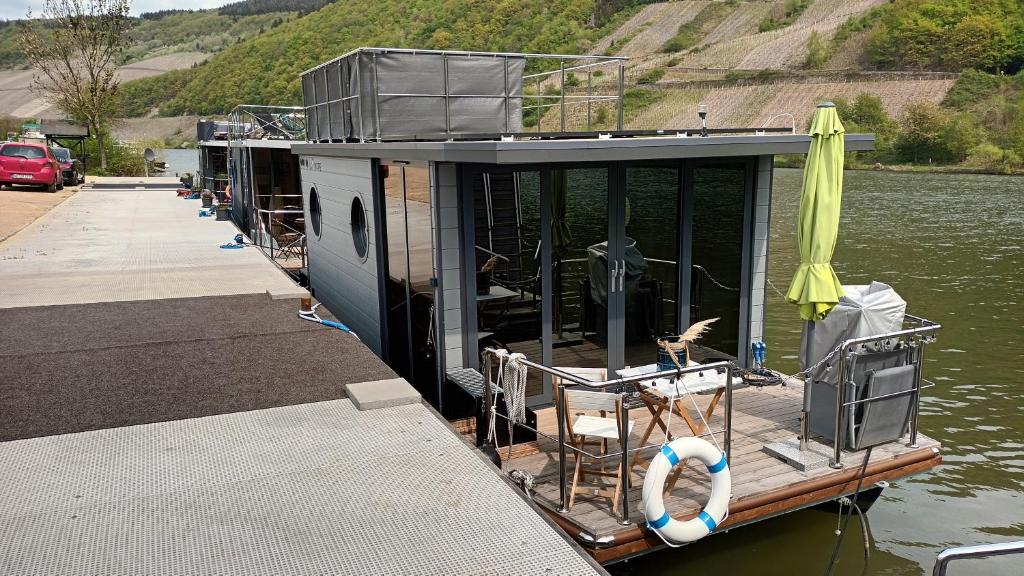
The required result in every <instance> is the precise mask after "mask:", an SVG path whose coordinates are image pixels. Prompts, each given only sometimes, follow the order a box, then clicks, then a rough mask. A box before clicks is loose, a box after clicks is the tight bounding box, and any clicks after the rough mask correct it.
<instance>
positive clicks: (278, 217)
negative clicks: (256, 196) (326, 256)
mask: <svg viewBox="0 0 1024 576" xmlns="http://www.w3.org/2000/svg"><path fill="white" fill-rule="evenodd" d="M253 213H254V220H255V221H256V238H255V242H254V244H256V246H258V247H259V248H260V249H261V250H263V252H264V253H266V254H267V256H269V257H270V259H271V260H273V261H274V262H275V263H277V264H279V265H281V267H282V268H285V267H284V265H283V263H286V262H288V261H289V260H291V259H292V258H298V259H299V264H300V268H305V267H306V233H305V231H304V230H299V229H297V228H293V227H292V226H290V225H288V224H287V223H286V222H285V221H284V219H283V218H282V216H287V215H289V214H292V215H300V216H301V215H302V214H303V211H302V210H266V209H263V208H257V209H255V210H253ZM275 226H276V227H278V228H279V229H282V230H284V231H285V233H286V234H290V235H292V237H291V238H289V239H287V241H286V242H284V243H282V242H281V241H280V238H279V237H278V236H277V235H275V234H274V229H275ZM286 270H287V269H286Z"/></svg>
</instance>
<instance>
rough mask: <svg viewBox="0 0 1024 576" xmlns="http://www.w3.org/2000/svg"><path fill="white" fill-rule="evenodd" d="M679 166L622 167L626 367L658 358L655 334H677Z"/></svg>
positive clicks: (657, 335) (651, 361)
mask: <svg viewBox="0 0 1024 576" xmlns="http://www.w3.org/2000/svg"><path fill="white" fill-rule="evenodd" d="M679 183H680V178H679V168H678V167H675V166H672V167H628V168H626V206H625V221H626V222H625V224H626V246H625V258H626V260H627V261H631V262H635V265H634V266H633V269H634V270H635V272H634V274H633V275H632V276H627V282H626V285H625V288H626V289H625V303H626V315H625V342H626V350H625V363H626V364H627V365H630V366H642V365H644V364H650V363H653V362H655V361H656V359H657V343H656V339H657V337H659V336H663V335H666V334H676V333H677V329H678V323H679V317H678V310H679V307H678V303H677V302H676V295H677V292H678V290H677V285H678V281H679V280H678V278H679V276H678V274H679V264H678V262H679V196H680V194H679Z"/></svg>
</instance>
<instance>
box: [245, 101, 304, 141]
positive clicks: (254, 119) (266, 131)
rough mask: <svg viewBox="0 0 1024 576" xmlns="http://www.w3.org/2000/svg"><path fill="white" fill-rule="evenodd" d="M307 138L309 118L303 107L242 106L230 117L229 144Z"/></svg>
mask: <svg viewBox="0 0 1024 576" xmlns="http://www.w3.org/2000/svg"><path fill="white" fill-rule="evenodd" d="M305 139H306V115H305V113H304V109H303V108H302V107H301V106H258V105H254V104H242V105H239V106H235V107H234V109H232V110H231V112H230V113H229V114H228V141H229V142H230V141H232V140H298V141H302V140H305Z"/></svg>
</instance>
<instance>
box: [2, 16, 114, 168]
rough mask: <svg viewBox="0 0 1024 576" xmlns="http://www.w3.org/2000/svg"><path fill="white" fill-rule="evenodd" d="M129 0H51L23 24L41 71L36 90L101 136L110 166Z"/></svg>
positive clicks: (30, 54)
mask: <svg viewBox="0 0 1024 576" xmlns="http://www.w3.org/2000/svg"><path fill="white" fill-rule="evenodd" d="M131 23H132V20H131V18H130V17H129V15H128V0H46V4H45V5H44V6H43V10H42V13H41V14H40V18H39V19H37V20H34V19H33V18H32V14H31V13H29V14H28V19H27V20H25V21H24V23H23V24H22V27H21V30H20V31H19V39H20V41H21V45H22V51H23V52H24V54H25V56H26V57H27V58H28V60H29V62H31V64H32V66H33V68H35V70H36V73H37V74H36V76H35V77H34V79H33V89H34V90H36V91H38V92H41V93H42V94H44V95H45V96H46V97H47V98H48V99H49V100H50V101H51V102H53V104H55V105H56V106H57V107H58V108H60V109H61V110H62V111H63V112H64V113H66V114H67V115H68V116H70V117H71V118H73V119H75V120H78V121H80V122H84V123H86V124H87V125H88V126H89V129H90V130H91V131H92V133H93V134H95V135H96V138H97V140H98V144H99V146H98V148H99V155H100V168H101V169H103V170H105V169H106V168H107V155H106V148H105V146H104V145H103V138H104V128H105V127H106V125H107V124H108V123H109V122H110V120H111V119H112V118H114V117H116V116H117V112H118V98H117V87H118V83H119V82H118V79H117V76H116V74H115V72H116V69H117V64H118V62H119V60H120V58H121V55H122V54H123V53H124V50H125V48H126V47H127V46H128V43H129V42H130V39H129V37H128V31H129V29H130V26H131Z"/></svg>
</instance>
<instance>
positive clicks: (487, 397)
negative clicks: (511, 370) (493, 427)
mask: <svg viewBox="0 0 1024 576" xmlns="http://www.w3.org/2000/svg"><path fill="white" fill-rule="evenodd" d="M480 415H481V416H483V418H481V419H480V421H481V422H486V423H487V429H488V430H490V424H491V353H490V352H488V351H486V350H484V405H483V406H481V407H480ZM481 438H486V436H481V435H480V431H479V430H478V431H477V433H476V444H477V446H483V444H484V443H483V442H482V441H481V440H480V439H481Z"/></svg>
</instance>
